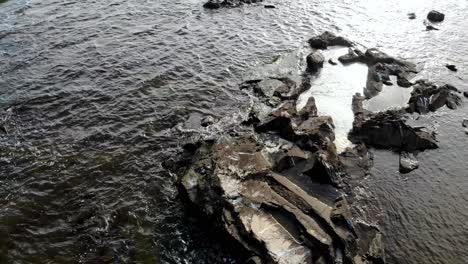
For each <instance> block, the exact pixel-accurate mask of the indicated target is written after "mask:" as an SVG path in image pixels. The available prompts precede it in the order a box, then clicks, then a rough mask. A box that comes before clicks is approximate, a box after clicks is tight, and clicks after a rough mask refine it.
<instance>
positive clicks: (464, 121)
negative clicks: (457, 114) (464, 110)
mask: <svg viewBox="0 0 468 264" xmlns="http://www.w3.org/2000/svg"><path fill="white" fill-rule="evenodd" d="M462 126H463V127H468V119H463V121H462Z"/></svg>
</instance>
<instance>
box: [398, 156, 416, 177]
mask: <svg viewBox="0 0 468 264" xmlns="http://www.w3.org/2000/svg"><path fill="white" fill-rule="evenodd" d="M418 167H419V163H418V160H417V159H416V157H415V156H414V154H412V153H408V152H402V153H400V172H401V173H409V172H411V171H413V170H415V169H417V168H418Z"/></svg>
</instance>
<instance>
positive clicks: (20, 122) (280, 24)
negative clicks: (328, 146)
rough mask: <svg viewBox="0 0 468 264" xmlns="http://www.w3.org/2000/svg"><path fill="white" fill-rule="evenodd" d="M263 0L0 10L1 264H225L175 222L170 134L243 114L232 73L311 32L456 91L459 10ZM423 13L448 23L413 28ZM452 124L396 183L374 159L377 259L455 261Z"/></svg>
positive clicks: (460, 207) (462, 11)
mask: <svg viewBox="0 0 468 264" xmlns="http://www.w3.org/2000/svg"><path fill="white" fill-rule="evenodd" d="M268 2H269V3H272V4H275V5H276V6H277V8H276V9H264V8H263V7H262V6H261V5H260V6H250V7H244V8H239V9H229V10H219V11H207V10H203V9H202V8H201V4H202V1H199V0H185V1H180V0H179V1H167V0H158V1H145V0H141V1H136V0H130V1H123V0H121V1H118V0H102V1H88V0H85V1H53V0H42V1H37V0H29V1H26V0H10V1H6V2H3V3H1V4H0V108H1V114H0V122H1V126H0V166H1V167H0V172H1V173H0V181H1V182H0V187H1V188H0V263H76V262H81V263H106V262H107V263H122V262H123V263H125V262H126V263H133V262H137V263H213V262H214V261H215V259H216V260H218V259H217V258H215V257H213V256H212V255H220V256H224V255H229V249H228V248H225V249H219V248H217V247H216V246H215V245H213V244H212V243H210V241H209V240H208V241H207V239H203V237H204V236H205V235H204V234H203V233H200V232H201V231H199V229H198V228H197V227H195V226H192V222H191V221H190V220H189V219H186V217H185V215H184V213H183V210H182V206H181V204H180V202H179V200H178V199H177V197H176V194H177V190H176V188H175V186H174V181H175V179H174V177H173V176H171V175H169V174H167V173H166V172H165V171H164V170H163V169H162V167H161V162H162V161H163V160H166V159H168V158H169V157H171V156H172V155H173V153H174V152H175V151H176V150H177V148H178V147H179V146H180V144H181V143H182V142H183V140H184V139H185V138H187V137H189V136H190V135H191V131H190V130H189V129H183V128H184V127H187V124H189V123H191V122H192V120H196V119H197V117H199V116H203V115H208V114H209V115H214V116H230V115H232V114H235V113H238V112H239V111H240V112H242V111H244V110H245V109H246V108H247V106H248V100H247V99H246V98H245V97H244V96H243V95H242V94H241V93H240V92H239V91H238V90H237V84H238V83H239V82H240V81H241V80H242V79H244V78H245V76H248V75H251V74H252V73H253V72H256V70H255V69H258V66H259V65H263V64H265V63H269V62H272V61H274V60H275V59H276V58H277V56H278V55H282V54H283V55H285V54H291V52H292V51H294V50H297V49H298V48H300V47H302V46H303V45H304V43H305V40H306V39H307V38H308V37H310V36H312V35H314V34H316V33H318V32H321V31H323V30H332V31H337V32H340V33H341V34H342V35H345V36H347V37H349V38H351V39H353V40H355V41H357V42H359V43H360V44H362V45H364V46H366V47H374V46H376V47H379V48H382V49H383V50H384V51H386V52H388V53H390V54H394V55H398V56H402V57H405V58H408V59H410V60H412V61H415V62H417V63H418V64H419V65H420V66H421V67H422V68H423V72H422V73H421V76H422V77H430V78H431V79H434V80H437V81H440V82H450V83H452V84H454V85H456V86H458V87H459V88H461V89H465V90H466V89H468V87H467V84H466V81H465V79H466V78H467V77H465V76H466V75H467V73H468V70H467V69H468V63H467V58H468V44H467V43H466V39H467V37H468V31H466V28H467V27H468V20H467V19H466V13H467V12H468V2H466V1H459V0H451V1H444V2H442V1H423V0H418V1H398V0H391V1H364V0H363V1H350V0H340V1H318V0H317V1H306V0H298V1H279V0H276V1H275V0H271V1H268ZM433 8H436V9H439V10H441V11H443V12H445V13H446V15H447V20H446V21H445V22H444V23H443V24H441V25H440V26H439V27H440V28H441V30H440V31H432V32H426V31H424V26H423V24H422V20H423V17H424V15H425V14H426V13H427V11H429V10H430V9H433ZM408 12H415V13H416V14H417V16H418V19H416V20H408V19H407V16H406V14H407V13H408ZM445 63H453V64H456V65H458V67H459V68H460V70H459V72H458V73H456V74H454V73H451V72H448V71H447V70H446V69H445V67H444V64H445ZM255 74H262V73H261V72H260V73H258V72H256V73H255ZM467 115H468V108H467V107H464V108H462V109H461V110H459V111H458V112H453V111H446V112H442V113H440V114H437V115H436V116H435V117H429V118H428V119H427V120H426V124H433V126H432V127H433V128H434V129H436V130H437V131H438V132H439V139H440V140H441V144H440V145H441V146H442V147H441V148H440V149H439V150H435V151H428V152H426V153H422V154H420V155H419V156H418V157H419V159H420V162H421V166H422V168H421V169H420V170H417V171H416V172H414V173H412V174H409V175H407V176H404V177H403V176H400V175H398V173H396V172H395V171H396V169H397V167H396V165H397V162H396V160H397V158H396V156H393V154H391V153H387V152H377V153H376V162H375V163H376V168H375V170H374V174H375V175H374V176H373V177H370V178H369V179H367V180H366V182H365V183H364V187H363V188H364V189H365V190H366V193H367V194H368V195H366V197H371V198H366V200H365V201H363V203H364V204H366V203H369V207H376V208H382V209H383V214H382V218H383V219H384V221H385V225H384V231H385V232H386V242H387V252H388V253H389V262H390V263H465V262H466V261H465V260H466V259H467V255H466V254H467V253H466V251H465V249H466V248H467V246H468V241H467V237H468V234H467V230H468V228H467V226H466V223H467V222H468V215H467V213H466V212H468V193H467V190H468V185H467V182H468V181H467V180H466V178H467V177H468V172H467V171H468V162H467V158H466V157H467V156H468V155H467V154H468V148H467V147H466V146H467V143H466V141H467V139H468V137H467V136H466V135H464V134H463V130H462V128H461V119H462V118H463V117H467ZM187 120H188V122H187ZM422 121H424V120H421V122H422ZM369 194H376V196H377V197H375V198H373V197H372V195H369ZM364 211H365V210H364ZM365 215H366V214H365V213H363V216H362V217H365Z"/></svg>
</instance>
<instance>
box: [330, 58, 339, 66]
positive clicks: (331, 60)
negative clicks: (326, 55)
mask: <svg viewBox="0 0 468 264" xmlns="http://www.w3.org/2000/svg"><path fill="white" fill-rule="evenodd" d="M328 63H330V64H331V65H337V64H338V63H336V61H334V60H333V59H329V60H328Z"/></svg>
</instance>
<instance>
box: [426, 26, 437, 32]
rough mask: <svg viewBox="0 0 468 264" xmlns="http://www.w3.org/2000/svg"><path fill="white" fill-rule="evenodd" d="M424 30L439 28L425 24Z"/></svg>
mask: <svg viewBox="0 0 468 264" xmlns="http://www.w3.org/2000/svg"><path fill="white" fill-rule="evenodd" d="M426 30H427V31H430V30H439V29H438V28H436V27H434V26H432V25H427V26H426Z"/></svg>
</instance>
